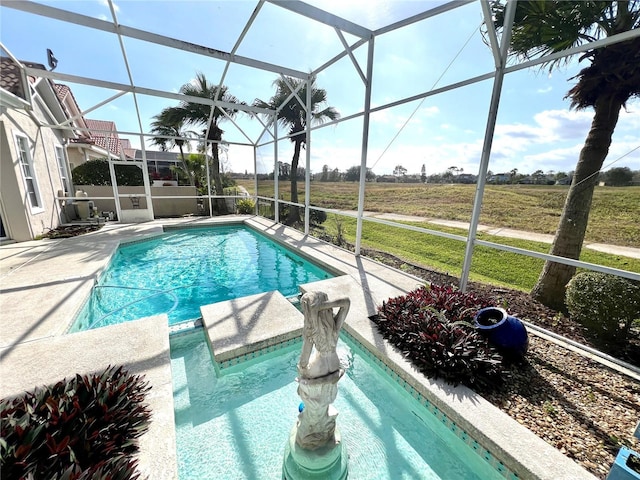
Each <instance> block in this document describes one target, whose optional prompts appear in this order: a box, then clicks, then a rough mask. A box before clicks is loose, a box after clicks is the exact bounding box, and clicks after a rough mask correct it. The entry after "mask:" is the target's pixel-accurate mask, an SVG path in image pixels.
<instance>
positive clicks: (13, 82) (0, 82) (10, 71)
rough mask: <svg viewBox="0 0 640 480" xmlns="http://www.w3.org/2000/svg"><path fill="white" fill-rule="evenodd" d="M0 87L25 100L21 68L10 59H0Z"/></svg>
mask: <svg viewBox="0 0 640 480" xmlns="http://www.w3.org/2000/svg"><path fill="white" fill-rule="evenodd" d="M0 87H1V88H4V89H5V90H6V91H8V92H10V93H13V94H14V95H15V96H17V97H20V98H23V99H24V98H25V95H24V90H23V85H22V78H21V75H20V67H18V64H17V63H16V62H14V61H13V60H11V59H10V58H9V57H0Z"/></svg>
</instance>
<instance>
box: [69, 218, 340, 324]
mask: <svg viewBox="0 0 640 480" xmlns="http://www.w3.org/2000/svg"><path fill="white" fill-rule="evenodd" d="M332 276H333V275H332V274H331V273H329V272H327V271H325V270H323V269H322V268H320V267H319V266H317V265H315V264H313V263H311V262H309V261H307V260H306V259H304V258H303V257H300V256H299V255H297V254H295V253H294V252H292V251H290V250H288V249H287V248H285V247H283V246H281V245H279V244H277V243H275V242H273V241H271V240H270V239H268V238H267V237H265V236H263V235H261V234H259V233H258V232H256V231H254V230H252V229H250V228H248V227H244V226H240V225H233V226H216V227H208V228H188V229H182V230H172V231H170V232H168V233H165V234H163V235H160V236H158V237H153V238H152V239H149V240H145V241H142V242H136V243H132V244H124V245H121V246H120V247H119V248H118V250H117V251H116V253H115V254H114V256H113V258H112V260H111V263H110V264H109V266H108V267H107V269H106V270H105V272H104V273H103V274H102V276H101V277H100V280H99V281H98V283H97V285H96V286H95V287H94V288H93V291H92V294H91V297H90V298H89V300H88V301H87V303H86V305H85V307H84V308H83V310H82V311H81V312H80V314H79V315H78V318H77V319H76V321H75V322H74V327H73V328H72V331H77V330H86V329H90V328H97V327H102V326H106V325H113V324H116V323H121V322H125V321H128V320H134V319H137V318H142V317H147V316H151V315H157V314H160V313H167V314H168V316H169V324H170V325H173V324H175V323H179V322H183V321H186V320H193V319H197V318H199V317H200V307H201V306H202V305H208V304H211V303H216V302H220V301H224V300H231V299H234V298H238V297H243V296H248V295H253V294H257V293H263V292H269V291H273V290H278V291H280V293H282V294H283V295H284V296H294V295H297V294H298V286H299V285H300V284H303V283H309V282H315V281H318V280H323V279H326V278H330V277H332Z"/></svg>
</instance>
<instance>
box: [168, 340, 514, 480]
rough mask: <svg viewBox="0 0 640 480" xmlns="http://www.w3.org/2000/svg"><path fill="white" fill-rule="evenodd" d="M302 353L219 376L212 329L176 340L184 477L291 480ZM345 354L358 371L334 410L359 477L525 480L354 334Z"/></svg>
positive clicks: (296, 346) (290, 351) (347, 379)
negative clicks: (289, 451)
mask: <svg viewBox="0 0 640 480" xmlns="http://www.w3.org/2000/svg"><path fill="white" fill-rule="evenodd" d="M300 346H301V341H299V340H296V341H293V342H289V343H288V345H287V346H285V347H283V348H280V349H278V350H275V351H273V352H271V353H266V354H264V355H262V356H260V357H259V358H257V359H253V360H247V361H242V362H241V363H240V364H238V365H233V366H230V367H228V368H225V369H224V370H223V372H224V374H223V375H217V374H216V368H215V366H214V363H213V361H212V358H211V354H210V350H209V346H208V344H207V341H206V339H205V334H204V332H203V331H201V330H196V331H194V332H192V333H189V334H185V335H174V336H172V337H171V370H172V374H173V389H174V409H175V421H176V436H177V452H178V472H179V478H181V479H210V478H211V479H212V478H215V479H221V480H223V479H234V480H235V479H238V480H240V479H251V480H259V479H276V478H281V475H282V461H283V454H284V447H285V444H286V442H287V440H288V437H289V432H290V430H291V428H292V427H293V425H294V423H295V421H296V419H297V413H298V412H297V409H298V404H299V402H300V398H299V397H298V395H297V393H296V388H297V384H296V382H295V381H294V379H295V377H296V363H297V361H298V359H299V355H300ZM339 354H340V357H341V360H342V361H343V363H346V364H348V365H349V366H348V368H347V372H346V374H345V375H344V377H343V378H342V379H341V380H340V383H339V388H338V397H337V399H336V401H335V403H334V406H335V407H336V408H337V410H338V412H339V415H338V428H339V429H340V431H341V433H342V438H343V441H345V442H346V446H347V452H348V455H349V478H353V479H358V480H367V479H379V480H386V479H393V480H395V479H430V480H436V479H447V480H448V479H468V480H491V479H500V478H502V479H503V478H505V477H507V478H517V477H516V476H515V475H513V474H512V473H511V472H509V471H508V470H507V469H506V468H505V467H504V466H503V465H502V464H499V462H497V461H496V460H495V459H494V458H492V457H491V454H490V453H489V452H486V451H484V450H483V449H482V447H480V446H479V445H478V444H477V442H475V441H474V440H472V439H470V438H469V437H468V436H467V434H466V433H464V432H461V431H456V428H457V427H455V426H454V425H452V423H451V422H450V421H449V420H448V419H447V418H446V416H445V415H443V414H441V412H440V414H438V413H437V412H439V411H438V410H437V409H435V410H434V411H430V410H429V408H428V407H427V403H428V402H427V401H426V400H425V399H424V398H421V399H417V398H414V397H412V396H411V395H410V394H409V393H408V392H407V391H405V390H404V389H402V388H401V387H400V386H399V385H398V383H397V382H396V381H394V380H393V379H392V378H391V377H389V375H387V374H386V373H385V372H384V371H383V370H382V369H381V368H380V367H378V366H377V365H376V364H375V362H372V361H371V359H370V358H369V357H368V356H367V353H366V352H365V351H364V350H361V349H360V347H359V346H357V345H356V344H355V343H354V342H353V341H352V339H350V338H349V337H348V336H347V335H344V334H343V335H342V336H341V341H340V343H339ZM458 430H459V429H458ZM478 452H480V453H481V455H482V456H481V455H479V454H478ZM483 456H484V457H485V458H483ZM489 457H491V459H492V460H493V463H490V461H488V460H489Z"/></svg>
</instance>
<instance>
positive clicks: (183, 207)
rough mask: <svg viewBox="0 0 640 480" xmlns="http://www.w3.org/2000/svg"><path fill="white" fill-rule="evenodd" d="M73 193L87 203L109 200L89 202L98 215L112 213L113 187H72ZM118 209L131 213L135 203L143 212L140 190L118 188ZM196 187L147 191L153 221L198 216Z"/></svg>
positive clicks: (157, 188)
mask: <svg viewBox="0 0 640 480" xmlns="http://www.w3.org/2000/svg"><path fill="white" fill-rule="evenodd" d="M76 190H83V191H85V192H87V199H88V200H92V199H93V198H96V197H110V198H109V199H100V200H93V202H94V205H95V207H96V208H97V209H98V212H114V213H115V212H116V206H115V205H116V204H115V200H114V199H113V187H110V186H92V185H76ZM119 192H120V208H121V209H122V210H134V202H135V201H136V199H137V201H138V209H141V210H144V209H146V208H147V200H146V198H145V196H144V187H142V186H140V187H120V188H119ZM196 195H197V190H196V187H151V197H152V202H153V213H154V216H155V217H156V218H159V217H176V216H182V215H197V214H198V213H199V210H198V204H197V199H196V198H195V197H196ZM156 197H193V198H156ZM203 206H204V209H205V212H208V211H209V207H208V202H207V201H206V199H205V202H204V205H203Z"/></svg>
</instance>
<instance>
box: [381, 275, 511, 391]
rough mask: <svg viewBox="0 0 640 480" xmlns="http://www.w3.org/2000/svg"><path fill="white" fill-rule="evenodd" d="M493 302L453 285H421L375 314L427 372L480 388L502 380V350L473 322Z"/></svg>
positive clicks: (393, 340)
mask: <svg viewBox="0 0 640 480" xmlns="http://www.w3.org/2000/svg"><path fill="white" fill-rule="evenodd" d="M487 306H490V303H489V302H488V301H487V300H485V299H482V298H480V297H477V296H476V295H474V294H470V293H462V292H460V291H459V290H458V289H456V288H455V287H454V286H452V285H437V284H431V285H430V286H425V287H421V288H419V289H417V290H414V291H412V292H410V293H408V294H407V295H405V296H401V297H396V298H391V299H389V300H388V301H386V302H383V304H382V307H380V309H379V315H378V317H376V318H374V322H375V323H376V324H377V326H378V329H379V330H380V332H381V333H382V335H383V336H384V337H385V338H386V339H387V340H389V341H390V342H391V343H393V344H394V345H395V346H397V347H398V348H399V349H400V351H401V352H402V353H403V354H404V355H405V357H407V358H409V359H410V360H411V361H412V362H413V364H414V365H415V366H416V367H417V368H418V369H420V371H422V372H423V373H424V374H425V375H427V376H432V377H436V378H443V379H445V380H446V381H448V382H450V383H453V384H459V383H462V384H464V385H467V386H468V387H471V388H474V389H476V390H479V391H488V390H492V389H494V388H495V387H497V386H499V385H500V384H501V383H502V377H503V373H504V370H503V365H502V355H501V354H500V353H499V352H498V350H496V348H495V347H493V346H492V345H491V344H489V342H488V340H487V339H486V338H485V337H484V336H483V335H481V334H480V333H479V332H478V331H477V329H476V328H475V327H474V326H473V324H472V321H473V316H474V314H475V313H476V312H477V311H478V310H480V309H481V308H484V307H487Z"/></svg>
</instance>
